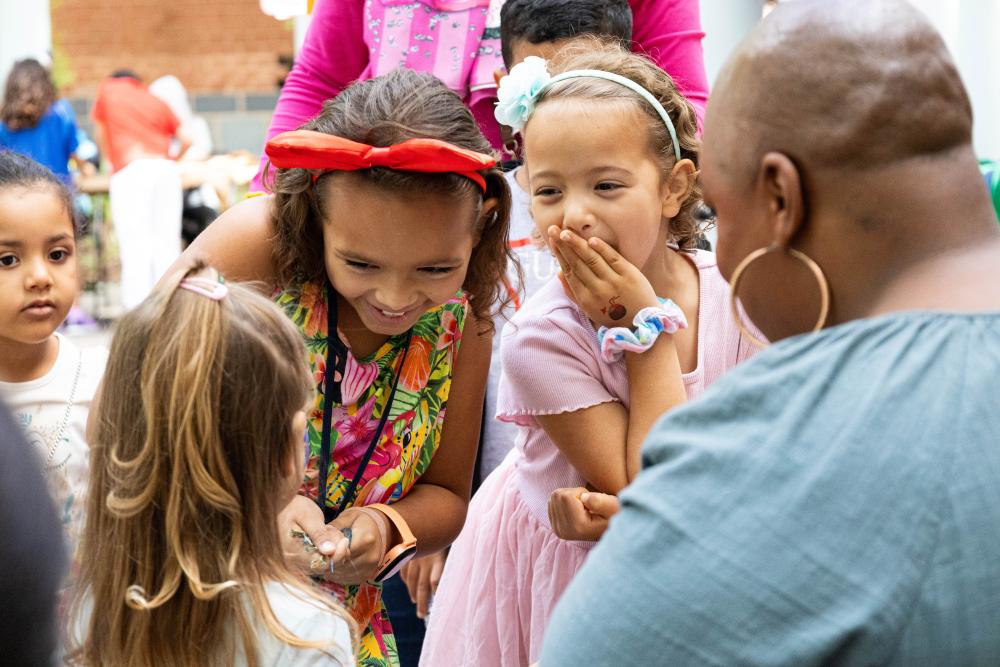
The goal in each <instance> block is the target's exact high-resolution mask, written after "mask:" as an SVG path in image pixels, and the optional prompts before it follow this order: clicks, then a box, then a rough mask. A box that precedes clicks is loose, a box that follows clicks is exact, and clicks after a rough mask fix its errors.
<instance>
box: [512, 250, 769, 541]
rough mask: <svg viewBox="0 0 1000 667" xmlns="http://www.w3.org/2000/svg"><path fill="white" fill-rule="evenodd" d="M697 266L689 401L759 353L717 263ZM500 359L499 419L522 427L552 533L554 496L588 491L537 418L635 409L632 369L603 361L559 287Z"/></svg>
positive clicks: (518, 320)
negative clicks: (737, 317)
mask: <svg viewBox="0 0 1000 667" xmlns="http://www.w3.org/2000/svg"><path fill="white" fill-rule="evenodd" d="M693 260H694V262H695V264H696V266H697V267H698V274H699V278H700V289H699V303H698V366H697V368H695V369H694V370H693V371H692V372H690V373H685V374H684V376H683V379H684V388H685V389H686V390H687V396H688V399H692V398H695V397H696V396H698V395H700V394H701V393H702V392H703V391H705V389H706V387H708V385H710V384H712V383H713V382H715V380H716V379H718V378H719V376H721V375H722V374H723V373H725V372H726V371H727V370H729V369H730V368H732V367H733V366H735V365H736V364H738V363H739V362H741V361H743V360H745V359H747V358H749V357H750V356H752V355H753V354H754V353H755V352H756V350H757V348H756V347H754V345H753V344H752V343H750V342H749V341H748V340H746V339H744V338H743V337H742V336H741V334H740V331H739V328H738V327H737V326H736V323H735V322H734V321H733V319H732V316H731V315H730V312H729V307H728V299H727V294H728V285H727V284H726V281H725V280H724V279H723V278H722V274H720V273H719V270H718V267H717V266H716V262H715V255H714V254H712V253H710V252H704V251H698V252H697V253H696V254H695V255H694V256H693ZM500 356H501V358H502V360H503V375H501V377H500V388H499V391H498V397H497V419H500V420H502V421H506V422H511V423H515V424H517V425H519V426H520V427H521V428H520V429H518V435H517V441H516V445H515V446H516V448H517V453H516V454H515V455H513V456H516V459H515V465H516V466H517V467H518V471H519V473H520V474H519V475H518V480H519V483H520V491H521V495H522V497H523V498H524V501H525V503H526V504H527V505H528V506H529V507H530V508H531V511H532V512H533V513H534V514H535V515H536V516H537V517H538V519H539V520H540V521H541V522H542V524H543V525H545V526H547V527H549V519H548V512H547V506H548V499H549V495H550V494H551V493H552V492H553V491H554V490H556V489H558V488H563V487H575V486H584V485H585V484H586V482H585V480H584V479H583V477H582V476H581V475H580V473H579V472H577V470H576V469H575V468H574V467H573V466H572V465H571V464H570V462H569V460H568V459H567V458H566V457H565V456H564V455H563V454H562V452H561V451H560V450H559V448H558V447H556V445H555V443H554V442H552V440H551V439H550V438H549V437H548V435H546V433H545V431H544V430H543V429H542V427H541V426H540V425H539V424H538V422H537V421H536V420H535V416H536V415H553V414H560V413H564V412H574V411H576V410H582V409H584V408H588V407H591V406H594V405H598V404H601V403H608V402H611V401H617V402H619V403H621V404H622V405H624V406H625V407H626V408H628V406H629V387H628V376H627V375H626V372H625V361H624V360H623V359H622V360H619V361H617V362H615V363H612V364H608V363H605V362H604V361H602V360H601V358H600V350H599V348H598V345H597V332H596V331H595V330H594V326H593V324H591V322H590V320H589V319H588V318H587V316H586V315H585V314H584V313H583V311H582V310H581V309H580V308H579V307H578V306H577V305H576V304H575V303H574V302H573V301H571V300H570V299H569V297H567V296H566V293H565V292H564V291H563V287H562V284H561V283H560V282H559V281H558V280H555V279H553V280H551V281H549V282H548V283H547V284H546V285H545V287H543V288H542V289H540V290H539V291H538V292H537V293H536V294H535V295H534V296H532V297H531V298H530V299H529V300H528V302H527V303H525V304H524V306H523V307H522V308H521V310H519V311H518V312H517V314H516V315H515V316H514V317H513V318H512V319H511V321H510V323H509V324H508V325H507V326H505V327H504V330H503V340H502V341H501V343H500Z"/></svg>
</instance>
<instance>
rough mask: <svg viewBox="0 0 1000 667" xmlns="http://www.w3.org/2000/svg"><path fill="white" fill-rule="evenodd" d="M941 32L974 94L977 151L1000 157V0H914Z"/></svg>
mask: <svg viewBox="0 0 1000 667" xmlns="http://www.w3.org/2000/svg"><path fill="white" fill-rule="evenodd" d="M910 2H912V3H913V5H915V6H916V7H918V8H919V9H920V10H921V11H923V12H924V13H925V14H926V15H927V17H928V18H929V19H930V20H931V23H933V24H934V26H935V27H937V29H938V30H939V31H940V32H941V35H942V36H943V37H944V41H945V43H946V44H947V45H948V49H949V50H950V51H951V55H952V57H953V58H954V59H955V63H956V64H957V65H958V71H959V73H960V74H961V75H962V80H963V81H964V82H965V87H966V89H968V91H969V97H971V98H972V113H973V116H974V124H973V130H972V135H973V141H974V143H975V146H976V151H977V152H978V153H979V154H980V155H982V156H986V157H990V158H993V159H1000V51H998V50H997V39H998V37H1000V2H997V0H910Z"/></svg>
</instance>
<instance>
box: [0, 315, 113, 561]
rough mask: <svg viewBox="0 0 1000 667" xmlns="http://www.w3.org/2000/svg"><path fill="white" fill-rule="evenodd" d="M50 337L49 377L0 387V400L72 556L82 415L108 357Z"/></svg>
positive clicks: (81, 474)
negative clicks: (38, 467)
mask: <svg viewBox="0 0 1000 667" xmlns="http://www.w3.org/2000/svg"><path fill="white" fill-rule="evenodd" d="M54 335H55V336H56V338H57V339H58V340H59V356H58V357H57V358H56V362H55V364H53V365H52V368H50V369H49V372H48V373H46V374H45V375H43V376H42V377H40V378H38V379H36V380H30V381H28V382H0V396H2V397H3V400H4V401H5V402H6V403H7V405H8V406H9V407H10V409H11V410H12V411H13V412H14V416H15V418H16V419H17V421H18V423H20V424H21V426H22V427H23V428H24V432H25V435H26V438H27V440H28V442H29V443H30V444H31V446H32V447H34V448H35V453H36V455H37V456H38V458H39V460H40V461H41V462H42V466H43V469H44V473H45V478H46V480H47V482H48V486H49V495H50V496H51V498H52V501H53V502H54V503H55V506H56V511H57V513H58V515H59V517H60V519H61V520H62V524H63V529H64V531H65V535H66V539H67V542H68V546H69V548H70V550H71V552H72V551H75V549H76V546H77V544H78V543H79V538H80V533H81V532H82V530H83V512H84V509H85V506H86V490H87V483H88V480H89V471H90V465H89V462H90V449H89V447H88V446H87V441H86V436H85V432H86V428H87V415H88V414H89V413H90V404H91V402H92V401H93V400H94V392H95V391H96V390H97V385H98V384H99V383H100V381H101V377H102V376H103V375H104V365H105V363H106V362H107V358H108V353H107V350H106V349H104V348H101V347H91V348H87V349H86V350H81V349H80V348H79V347H77V346H76V345H74V344H73V341H71V340H70V339H68V338H66V337H65V336H63V335H61V334H58V333H56V334H54Z"/></svg>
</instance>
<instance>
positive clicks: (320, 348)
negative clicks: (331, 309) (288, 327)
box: [275, 282, 468, 667]
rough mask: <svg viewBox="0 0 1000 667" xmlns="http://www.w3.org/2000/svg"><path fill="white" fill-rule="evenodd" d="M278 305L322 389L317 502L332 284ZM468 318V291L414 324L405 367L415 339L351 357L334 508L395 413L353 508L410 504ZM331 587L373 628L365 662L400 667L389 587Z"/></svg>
mask: <svg viewBox="0 0 1000 667" xmlns="http://www.w3.org/2000/svg"><path fill="white" fill-rule="evenodd" d="M275 301H276V302H277V304H278V305H279V306H280V307H281V308H282V309H283V310H284V311H285V313H286V314H287V315H288V317H289V318H290V319H291V320H292V322H294V323H295V324H296V326H298V328H299V330H300V331H301V332H302V335H303V338H304V339H305V343H306V349H307V351H308V356H309V367H310V369H311V370H312V372H313V378H314V380H315V382H316V393H315V395H314V398H313V405H312V411H311V412H310V414H309V415H308V417H309V419H308V425H307V427H306V437H307V439H308V451H307V453H306V456H307V459H306V473H305V479H304V480H303V484H302V488H301V491H300V492H301V493H302V494H303V495H307V496H309V497H310V498H314V499H315V498H316V497H317V493H318V489H317V484H318V481H317V480H318V478H319V455H320V448H321V440H322V433H323V397H324V393H323V392H324V386H323V378H324V373H325V371H326V352H327V302H326V290H325V289H324V284H323V283H322V282H308V283H303V284H301V285H298V286H296V287H293V288H290V289H286V290H284V291H283V292H280V293H278V294H277V296H276V297H275ZM467 313H468V299H467V297H466V296H465V295H464V294H463V293H462V292H459V293H458V294H456V295H455V297H453V298H452V299H451V300H449V301H448V302H447V303H444V304H442V305H441V306H438V307H437V308H433V309H431V310H429V311H428V312H426V313H424V315H423V316H422V317H421V318H420V319H419V320H418V321H417V323H416V324H415V325H414V326H413V329H412V332H413V333H412V338H411V341H410V349H409V352H408V353H407V354H406V360H405V363H404V362H402V357H403V350H404V348H405V344H406V334H401V335H398V336H393V337H391V338H389V339H388V340H387V341H386V342H385V343H384V344H383V345H382V346H381V347H380V348H379V349H378V350H376V351H375V353H374V354H372V355H370V356H369V357H365V358H362V359H356V358H355V357H354V356H353V354H351V355H349V356H348V360H347V365H346V368H345V370H344V376H343V377H342V378H340V380H341V390H342V395H343V398H344V403H343V404H340V405H335V406H334V408H333V415H332V418H331V424H332V428H331V434H330V441H331V442H330V446H331V454H330V470H329V473H328V493H327V496H326V504H327V505H328V506H330V507H338V506H339V505H340V503H341V500H342V499H343V497H344V494H345V493H346V492H347V487H348V486H349V485H350V483H351V480H352V479H353V477H354V475H355V473H356V472H357V470H358V466H359V465H360V464H361V460H362V459H363V458H364V455H365V450H366V449H367V447H368V444H369V443H370V442H371V438H372V437H373V436H374V434H375V430H376V428H377V427H378V421H379V419H380V418H381V417H382V413H383V412H384V411H385V410H386V409H389V417H388V421H387V422H386V425H385V429H384V430H383V435H382V439H381V441H380V443H379V445H378V446H377V447H376V448H375V452H374V454H373V455H372V458H371V461H370V462H369V463H368V467H367V468H366V469H365V472H364V475H363V477H362V479H361V481H360V483H359V484H358V491H357V493H356V495H355V501H354V502H353V503H352V505H371V504H374V503H393V502H395V501H397V500H399V499H400V498H402V497H404V496H405V495H406V494H407V493H408V492H409V490H410V489H411V488H412V487H413V485H414V484H415V483H416V482H417V480H419V479H420V477H421V475H423V473H424V472H425V471H426V470H427V467H428V466H429V465H430V462H431V459H432V458H433V457H434V453H435V452H436V451H437V448H438V445H439V444H440V442H441V427H442V424H443V423H444V416H445V409H446V406H447V403H448V394H449V392H450V390H451V374H452V368H453V366H454V362H455V356H456V355H457V354H458V348H459V345H460V344H461V340H462V329H463V326H464V324H465V318H466V315H467ZM338 335H339V332H338ZM341 339H343V336H341ZM345 344H346V341H345ZM401 363H402V367H401V368H400V364H401ZM397 370H398V372H399V385H398V387H397V388H396V396H395V398H394V400H393V404H392V405H391V406H386V402H387V400H388V397H389V393H390V392H391V389H392V383H393V380H394V378H395V375H396V372H397ZM349 506H350V505H349ZM323 586H324V587H325V588H327V589H328V590H329V591H330V592H331V593H333V594H335V595H336V596H337V597H338V598H339V599H340V600H341V602H343V604H344V606H345V607H346V608H347V609H348V611H350V612H351V614H352V616H354V619H355V620H356V621H357V622H358V625H359V627H361V628H363V632H362V636H361V646H360V650H359V653H358V661H357V664H358V665H361V666H364V667H389V666H390V665H398V664H399V661H398V658H397V654H396V642H395V639H394V637H393V635H392V626H391V624H390V623H389V616H388V614H387V613H386V610H385V606H384V605H383V604H382V599H381V585H379V584H368V583H366V584H361V585H360V586H340V585H337V584H333V583H330V582H324V584H323Z"/></svg>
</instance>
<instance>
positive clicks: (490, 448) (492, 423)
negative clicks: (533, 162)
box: [479, 167, 559, 479]
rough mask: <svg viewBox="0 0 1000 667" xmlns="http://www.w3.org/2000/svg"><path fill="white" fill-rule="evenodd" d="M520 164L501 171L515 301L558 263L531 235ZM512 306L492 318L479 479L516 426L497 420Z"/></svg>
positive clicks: (532, 229)
mask: <svg viewBox="0 0 1000 667" xmlns="http://www.w3.org/2000/svg"><path fill="white" fill-rule="evenodd" d="M523 168H524V167H518V168H517V169H515V170H513V171H509V172H507V173H506V174H504V177H506V179H507V183H508V185H509V186H510V196H511V208H510V244H511V249H512V250H513V252H514V254H515V255H516V256H517V259H518V261H519V262H520V264H521V271H522V272H523V274H524V282H523V283H521V288H522V289H523V293H521V294H519V295H518V301H519V302H522V303H523V302H524V301H525V300H527V298H528V297H530V296H531V295H532V294H534V293H535V292H537V291H538V289H539V288H540V287H541V286H542V285H544V284H545V283H547V282H548V281H549V280H551V279H552V278H553V277H555V275H556V274H557V273H558V272H559V264H558V263H557V262H556V259H555V257H553V256H552V253H550V252H549V250H548V248H546V247H544V245H542V243H543V242H542V241H541V240H540V239H538V240H537V241H536V239H535V238H534V237H533V235H534V232H535V221H534V220H532V218H531V209H530V205H531V196H530V195H529V193H527V192H526V191H525V190H524V189H523V188H522V187H521V185H520V184H519V183H518V182H517V178H516V175H517V172H518V171H519V170H521V169H523ZM507 280H508V283H509V284H510V285H511V287H513V288H514V289H515V290H516V289H517V282H516V281H517V272H516V271H515V270H514V268H513V267H510V268H509V269H508V270H507ZM514 310H515V309H514V308H513V307H511V308H508V309H507V312H505V313H502V314H500V315H497V316H496V317H494V318H493V324H494V326H495V327H496V329H495V331H494V333H493V357H492V359H491V361H490V373H489V377H488V380H487V384H486V419H485V426H484V429H483V454H482V460H481V461H480V464H479V471H480V475H481V476H482V478H483V479H485V478H486V476H487V475H489V474H490V473H491V472H492V471H493V469H494V468H496V467H497V466H498V465H500V462H501V461H503V459H504V457H505V456H506V455H507V452H509V451H510V450H511V449H512V448H513V447H514V438H515V437H516V436H517V427H516V426H514V425H513V424H507V423H504V422H501V421H497V420H496V418H495V415H496V407H497V385H498V383H499V382H500V338H501V336H500V333H501V332H502V331H503V327H504V325H505V324H506V323H507V320H508V319H509V318H510V317H513V315H514Z"/></svg>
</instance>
